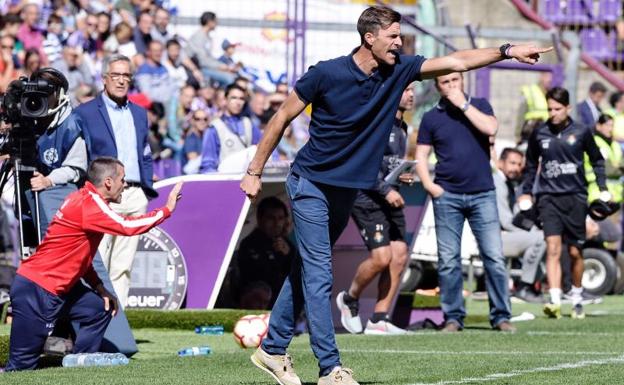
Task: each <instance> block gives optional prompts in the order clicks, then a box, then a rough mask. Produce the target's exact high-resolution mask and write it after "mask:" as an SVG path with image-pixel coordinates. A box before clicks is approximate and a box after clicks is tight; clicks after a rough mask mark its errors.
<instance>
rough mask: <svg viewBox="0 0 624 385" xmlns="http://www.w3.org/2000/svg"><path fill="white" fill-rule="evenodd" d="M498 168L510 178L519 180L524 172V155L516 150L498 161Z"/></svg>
mask: <svg viewBox="0 0 624 385" xmlns="http://www.w3.org/2000/svg"><path fill="white" fill-rule="evenodd" d="M498 168H499V170H501V171H502V172H503V174H505V177H506V178H507V179H508V180H518V179H519V178H520V174H521V173H522V156H521V155H520V154H516V153H515V152H510V153H509V154H507V159H505V160H503V159H501V160H500V161H499V162H498Z"/></svg>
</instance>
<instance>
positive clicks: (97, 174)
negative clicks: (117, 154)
mask: <svg viewBox="0 0 624 385" xmlns="http://www.w3.org/2000/svg"><path fill="white" fill-rule="evenodd" d="M118 165H119V166H121V167H123V166H124V165H123V163H121V161H120V160H119V159H115V158H113V157H110V156H102V157H99V158H96V159H94V160H93V161H92V162H91V164H89V170H87V180H88V181H89V182H91V183H93V185H94V186H95V187H99V186H101V185H102V182H104V179H106V178H108V177H112V178H115V177H116V176H117V166H118Z"/></svg>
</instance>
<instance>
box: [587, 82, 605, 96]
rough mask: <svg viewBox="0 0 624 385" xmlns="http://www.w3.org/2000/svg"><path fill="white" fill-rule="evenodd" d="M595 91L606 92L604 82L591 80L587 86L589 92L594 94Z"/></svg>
mask: <svg viewBox="0 0 624 385" xmlns="http://www.w3.org/2000/svg"><path fill="white" fill-rule="evenodd" d="M596 92H604V93H606V92H607V87H605V85H604V84H602V83H601V82H593V83H592V84H591V85H590V86H589V93H590V94H595V93H596Z"/></svg>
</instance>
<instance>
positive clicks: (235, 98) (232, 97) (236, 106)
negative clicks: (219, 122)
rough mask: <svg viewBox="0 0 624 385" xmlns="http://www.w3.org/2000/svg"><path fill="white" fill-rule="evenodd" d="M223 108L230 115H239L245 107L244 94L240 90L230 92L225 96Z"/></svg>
mask: <svg viewBox="0 0 624 385" xmlns="http://www.w3.org/2000/svg"><path fill="white" fill-rule="evenodd" d="M226 99H227V102H226V105H225V108H226V110H227V112H228V113H229V114H230V115H240V113H241V112H243V106H245V93H244V92H242V91H241V90H236V89H234V90H231V91H230V93H229V94H228V96H227V98H226Z"/></svg>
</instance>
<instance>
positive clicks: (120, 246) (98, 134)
mask: <svg viewBox="0 0 624 385" xmlns="http://www.w3.org/2000/svg"><path fill="white" fill-rule="evenodd" d="M103 75H104V92H102V93H101V94H100V95H99V96H98V97H97V98H95V99H94V100H92V101H90V102H88V103H85V104H82V105H80V106H78V108H76V110H75V113H76V114H77V115H79V117H80V120H79V123H80V126H81V128H82V130H83V132H84V134H85V139H86V142H87V150H88V156H89V159H90V160H92V159H95V158H98V157H100V156H113V157H118V158H119V160H121V161H122V162H123V164H124V165H125V169H126V182H127V185H128V188H127V189H126V190H125V191H124V193H123V196H122V200H121V203H119V204H115V205H114V206H113V209H114V210H115V211H116V212H119V213H124V214H125V215H141V214H143V213H145V212H146V209H147V202H148V201H147V197H148V196H150V197H155V196H157V193H156V192H155V191H154V190H153V188H152V175H153V174H154V173H153V165H152V154H151V152H150V148H149V145H148V142H147V134H148V126H147V112H146V111H145V110H144V109H143V108H141V107H139V106H137V105H135V104H134V103H132V102H128V91H129V88H130V82H131V80H132V69H131V63H130V59H129V58H128V57H125V56H121V55H112V56H110V57H108V58H107V60H106V62H105V63H104V66H103ZM138 242H139V239H138V237H126V238H122V237H111V236H106V237H105V238H104V239H103V240H102V243H101V244H100V249H99V250H100V254H101V255H102V260H103V261H104V265H105V266H106V268H107V269H108V271H109V272H110V277H111V281H112V282H113V286H114V287H115V292H116V293H117V298H119V302H120V305H121V306H122V307H125V306H126V301H127V297H128V290H129V285H130V272H131V269H132V262H133V260H134V255H135V253H136V249H137V245H138Z"/></svg>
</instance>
